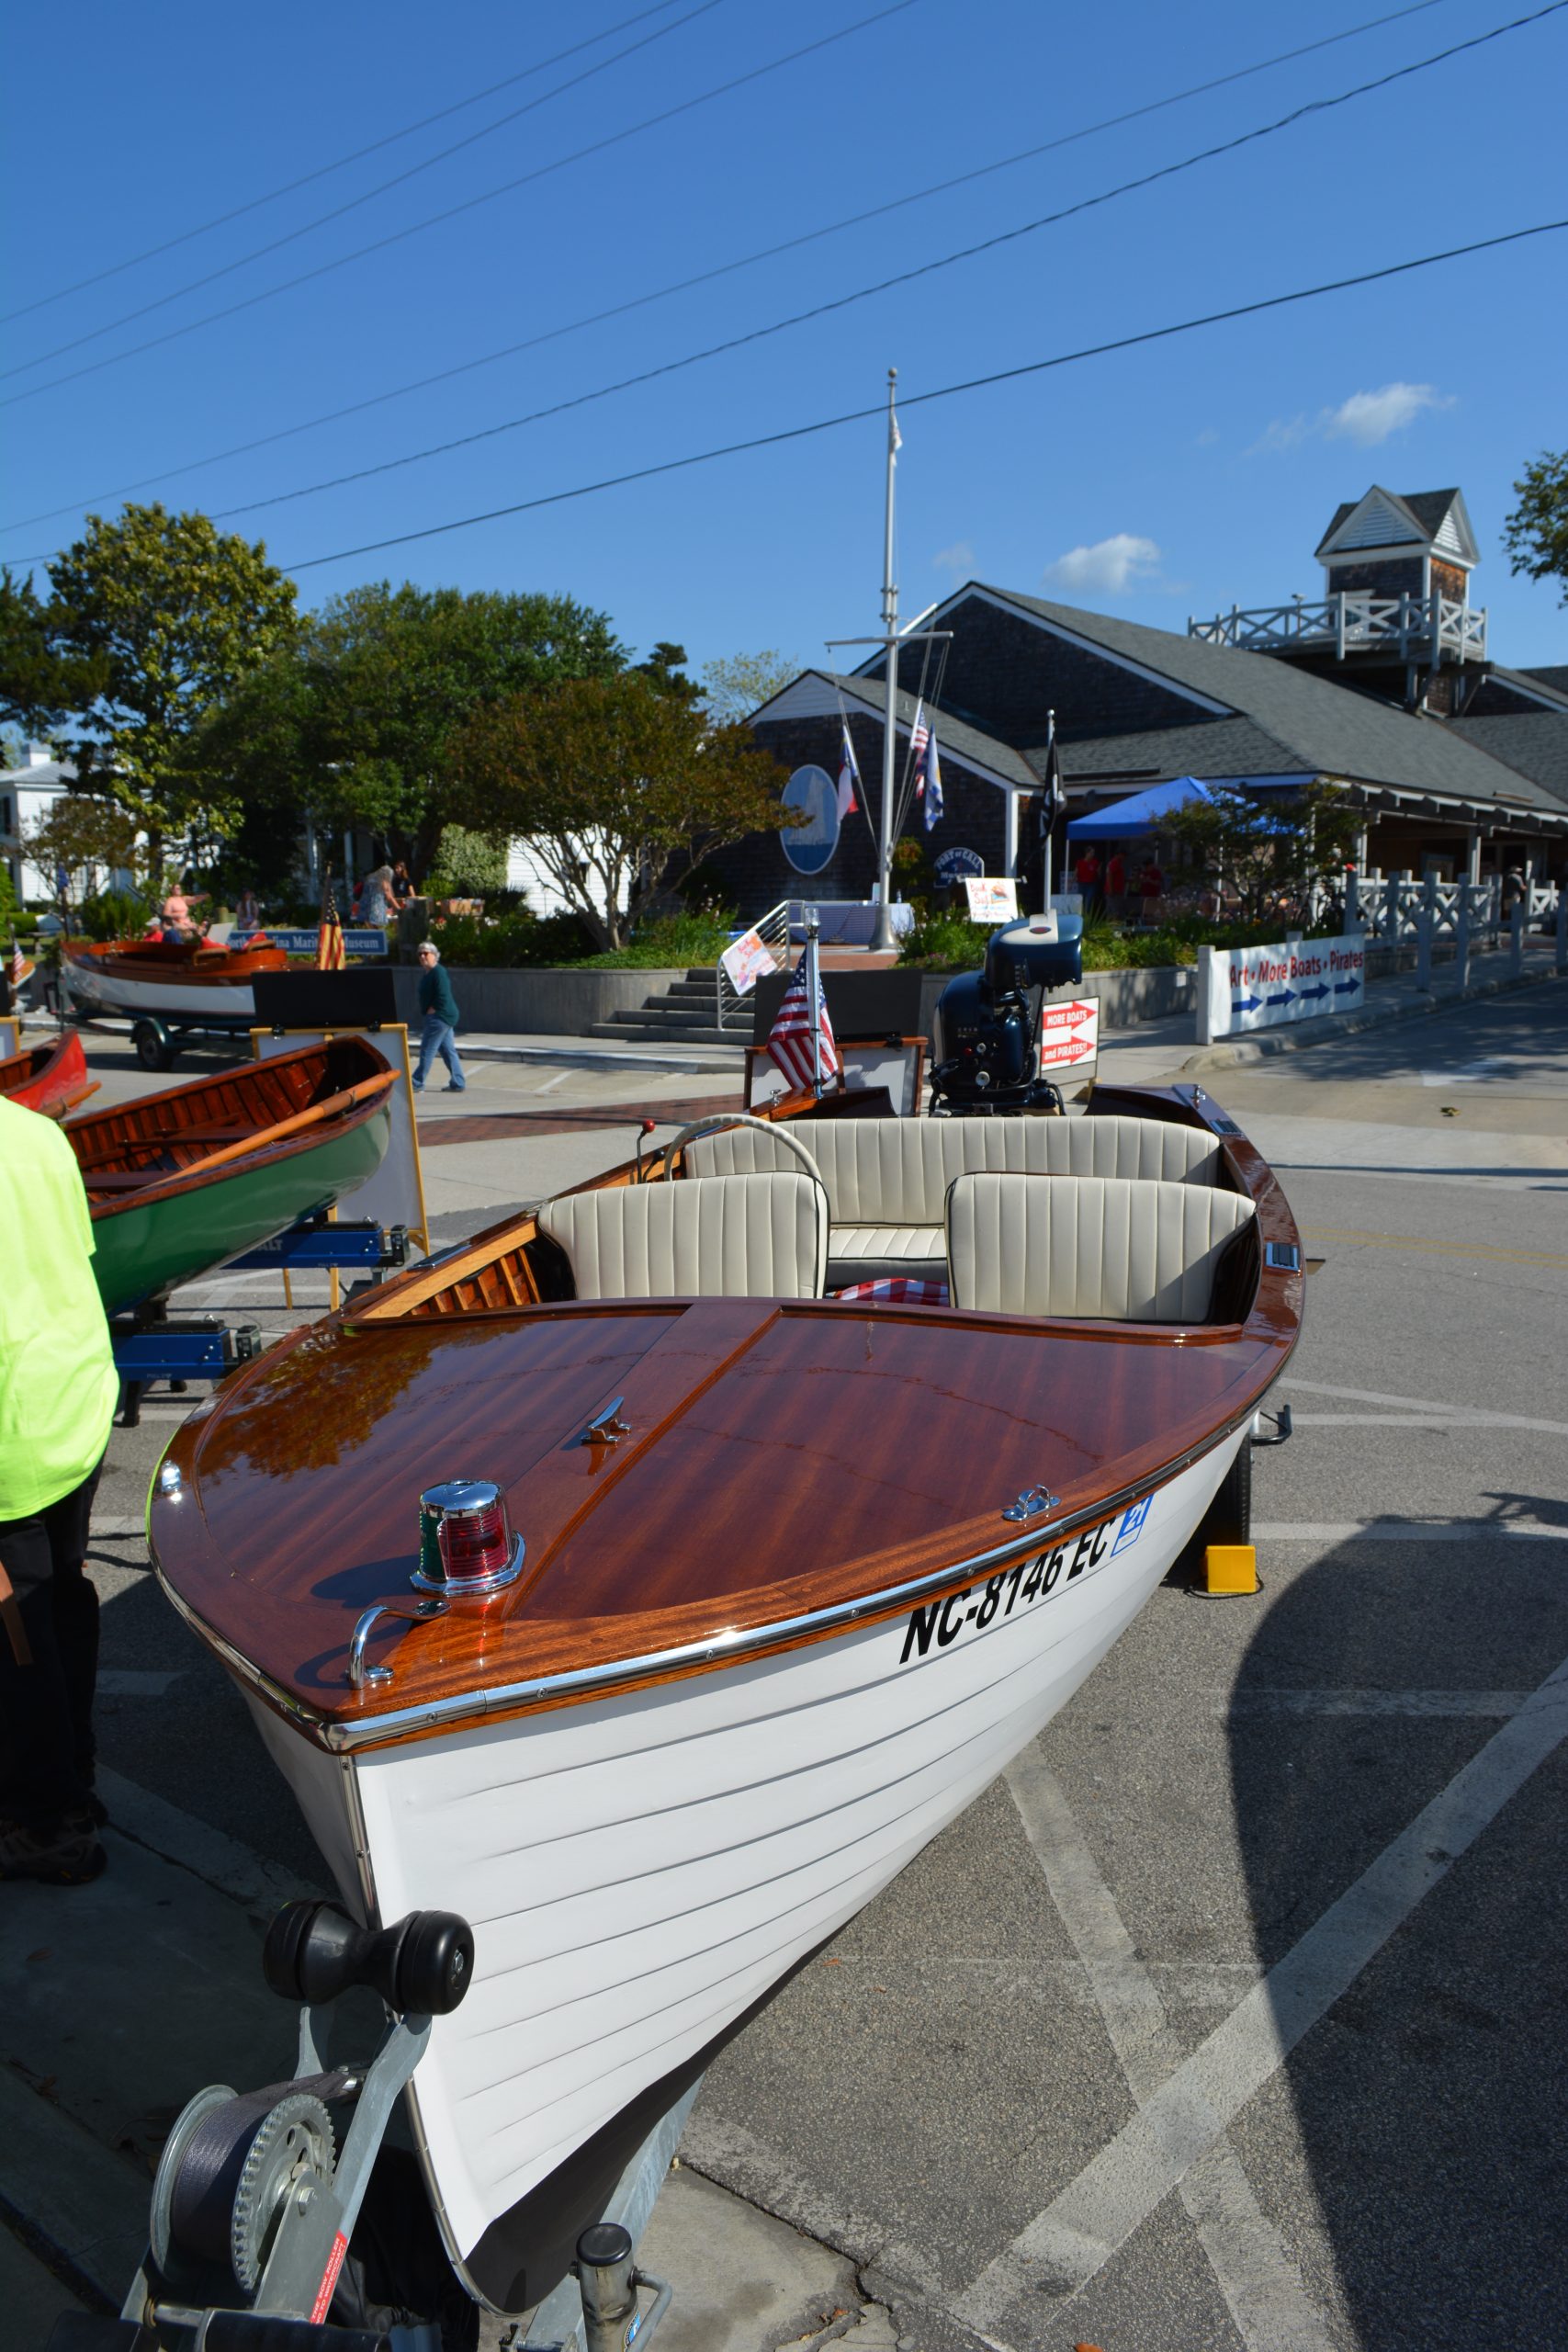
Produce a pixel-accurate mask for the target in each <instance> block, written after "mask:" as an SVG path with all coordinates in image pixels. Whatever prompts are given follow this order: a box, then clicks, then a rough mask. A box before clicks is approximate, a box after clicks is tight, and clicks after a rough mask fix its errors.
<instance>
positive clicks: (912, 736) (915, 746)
mask: <svg viewBox="0 0 1568 2352" xmlns="http://www.w3.org/2000/svg"><path fill="white" fill-rule="evenodd" d="M929 741H931V729H930V728H929V727H928V726H927V725H926V707H925V704H924V703H923V702H918V703H917V704H916V705H915V723H914V725H913V727H911V728H910V729H909V754H910V757H911V758H912V759H913V761H914V763H915V766H916V768H917V769H918V768H919V764H920V759H921V756H922V754H923V752H924V751H925V748H926V745H927V743H928V742H929Z"/></svg>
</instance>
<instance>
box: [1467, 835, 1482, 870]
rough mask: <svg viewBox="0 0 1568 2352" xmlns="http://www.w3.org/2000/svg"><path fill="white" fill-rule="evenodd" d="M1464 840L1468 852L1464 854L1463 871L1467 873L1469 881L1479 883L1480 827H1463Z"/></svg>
mask: <svg viewBox="0 0 1568 2352" xmlns="http://www.w3.org/2000/svg"><path fill="white" fill-rule="evenodd" d="M1465 839H1466V842H1468V844H1469V847H1468V850H1467V853H1466V867H1465V871H1466V873H1467V875H1468V876H1469V879H1470V880H1471V881H1472V882H1479V881H1480V879H1481V828H1480V826H1479V825H1467V826H1466V827H1465Z"/></svg>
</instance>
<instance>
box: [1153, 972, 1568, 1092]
mask: <svg viewBox="0 0 1568 2352" xmlns="http://www.w3.org/2000/svg"><path fill="white" fill-rule="evenodd" d="M1560 977H1561V975H1560V974H1558V973H1557V972H1555V971H1548V972H1521V973H1520V974H1519V975H1518V976H1517V978H1516V977H1515V976H1514V975H1513V974H1512V973H1511V972H1510V973H1507V974H1506V975H1504V976H1503V977H1501V978H1497V979H1495V980H1477V981H1475V982H1474V983H1473V985H1472V987H1470V988H1468V989H1444V990H1443V991H1442V993H1441V994H1438V991H1437V990H1435V989H1431V990H1426V989H1424V990H1423V991H1422V992H1421V993H1420V994H1419V995H1416V996H1410V997H1406V998H1404V1000H1403V1001H1401V1002H1400V1003H1398V1004H1388V1005H1379V1006H1373V1005H1369V1006H1368V1008H1367V1010H1366V1012H1341V1013H1329V1014H1327V1015H1325V1017H1324V1018H1322V1019H1321V1020H1318V1021H1303V1022H1302V1023H1300V1024H1299V1025H1298V1026H1297V1027H1296V1028H1294V1029H1280V1030H1278V1031H1275V1032H1273V1033H1271V1034H1269V1035H1265V1036H1261V1037H1243V1038H1238V1039H1237V1040H1236V1042H1235V1044H1234V1045H1224V1046H1203V1047H1202V1048H1201V1050H1200V1051H1199V1052H1198V1053H1195V1054H1193V1055H1191V1056H1190V1057H1189V1058H1188V1059H1187V1060H1186V1061H1184V1062H1183V1063H1182V1065H1181V1074H1182V1076H1183V1077H1184V1078H1186V1077H1196V1076H1198V1075H1199V1074H1200V1073H1201V1071H1203V1070H1206V1069H1246V1068H1247V1065H1248V1064H1249V1063H1251V1062H1261V1061H1271V1060H1272V1059H1273V1058H1274V1057H1275V1056H1276V1055H1278V1054H1301V1053H1305V1052H1306V1050H1307V1048H1308V1047H1309V1046H1328V1045H1332V1044H1333V1043H1334V1041H1335V1039H1336V1038H1338V1037H1354V1036H1356V1035H1359V1032H1360V1031H1361V1030H1363V1029H1382V1028H1385V1027H1386V1026H1387V1025H1388V1024H1389V1023H1391V1022H1393V1021H1414V1020H1416V1019H1419V1018H1420V1017H1421V1016H1423V1015H1425V1014H1427V1013H1432V1012H1447V1011H1448V1010H1449V1008H1450V1006H1452V1005H1456V1004H1470V1003H1472V1002H1473V1001H1475V999H1476V998H1477V997H1483V996H1501V995H1502V994H1503V992H1504V991H1505V989H1533V988H1540V987H1542V986H1544V985H1545V984H1546V983H1547V982H1549V981H1552V980H1556V979H1558V978H1560Z"/></svg>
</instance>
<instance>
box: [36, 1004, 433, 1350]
mask: <svg viewBox="0 0 1568 2352" xmlns="http://www.w3.org/2000/svg"><path fill="white" fill-rule="evenodd" d="M392 1085H393V1073H392V1071H391V1070H390V1069H389V1068H388V1066H387V1063H386V1062H385V1060H384V1059H383V1058H382V1057H381V1055H380V1054H378V1052H377V1050H376V1048H375V1046H373V1045H371V1044H370V1042H369V1040H368V1039H367V1038H365V1037H361V1036H349V1037H336V1038H333V1039H331V1040H330V1041H329V1042H328V1043H327V1044H326V1045H324V1046H299V1047H298V1048H297V1049H296V1050H295V1051H293V1052H291V1053H287V1054H279V1055H278V1056H277V1057H276V1060H272V1061H263V1062H255V1063H254V1064H252V1065H250V1066H249V1067H246V1068H243V1069H231V1070H223V1071H220V1072H219V1073H217V1074H216V1075H215V1076H213V1077H210V1078H198V1079H193V1080H191V1082H190V1083H189V1085H186V1086H172V1087H170V1088H168V1089H167V1091H165V1092H164V1093H162V1094H148V1095H143V1096H142V1097H141V1099H140V1100H139V1101H137V1102H135V1103H122V1104H121V1105H120V1107H119V1108H118V1110H116V1111H98V1112H94V1113H90V1114H88V1115H87V1117H85V1118H82V1119H73V1120H71V1121H70V1122H69V1123H68V1124H67V1125H66V1128H65V1134H66V1136H68V1138H69V1139H70V1143H71V1147H72V1148H73V1151H74V1152H75V1154H76V1161H77V1165H78V1166H79V1167H80V1169H81V1170H82V1177H83V1182H85V1185H86V1188H87V1198H88V1201H89V1203H90V1204H91V1207H92V1216H93V1238H94V1241H95V1243H96V1254H95V1257H94V1261H93V1264H94V1269H95V1271H96V1274H97V1278H98V1289H99V1292H100V1294H101V1295H102V1297H103V1302H104V1306H105V1307H106V1309H107V1312H108V1313H109V1314H111V1315H114V1314H118V1313H122V1312H124V1311H125V1310H126V1309H128V1308H130V1307H133V1306H141V1305H143V1304H144V1303H145V1302H147V1301H148V1300H150V1299H154V1298H157V1297H159V1296H161V1295H162V1294H163V1293H164V1292H165V1291H168V1290H172V1289H173V1288H174V1287H175V1285H176V1284H177V1283H184V1282H189V1281H190V1280H191V1278H192V1276H193V1275H196V1274H199V1273H201V1272H204V1271H205V1270H206V1269H207V1268H208V1267H209V1266H218V1265H221V1264H222V1263H223V1261H224V1260H225V1259H227V1258H232V1257H234V1256H236V1255H237V1254H238V1253H239V1251H241V1250H247V1249H250V1248H252V1247H253V1246H254V1244H255V1243H256V1242H258V1241H265V1240H266V1239H267V1238H269V1236H271V1235H272V1234H275V1233H280V1232H282V1230H283V1229H284V1227H286V1226H289V1225H292V1224H293V1223H294V1222H295V1220H296V1218H298V1217H302V1216H313V1215H315V1213H316V1212H317V1211H318V1210H321V1209H324V1208H327V1207H330V1205H331V1204H332V1203H333V1201H335V1200H336V1199H337V1197H338V1195H339V1194H340V1193H345V1192H349V1191H351V1190H352V1189H353V1188H354V1187H355V1185H357V1184H362V1183H363V1182H365V1180H366V1178H367V1177H368V1176H371V1175H373V1174H374V1173H375V1171H376V1170H377V1169H378V1167H379V1166H380V1164H381V1161H382V1159H384V1158H385V1156H386V1150H387V1144H388V1139H389V1135H390V1132H391V1119H390V1113H389V1107H388V1099H387V1098H388V1096H389V1094H390V1092H391V1089H392Z"/></svg>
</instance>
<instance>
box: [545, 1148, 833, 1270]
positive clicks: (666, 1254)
mask: <svg viewBox="0 0 1568 2352" xmlns="http://www.w3.org/2000/svg"><path fill="white" fill-rule="evenodd" d="M539 1230H540V1232H541V1233H545V1234H547V1235H548V1236H549V1238H550V1239H551V1240H552V1241H555V1242H558V1244H559V1245H560V1247H561V1249H562V1250H565V1252H566V1255H567V1258H568V1260H569V1261H570V1266H571V1273H572V1281H573V1283H574V1284H575V1286H576V1290H577V1295H578V1297H579V1298H820V1297H821V1295H822V1286H823V1280H824V1277H825V1274H826V1272H827V1264H828V1201H827V1196H826V1194H825V1193H824V1192H823V1190H822V1187H821V1185H820V1184H818V1183H814V1182H812V1180H811V1178H810V1177H809V1176H807V1174H806V1173H805V1172H804V1170H801V1169H800V1168H798V1167H795V1168H792V1169H788V1170H780V1171H779V1172H778V1173H776V1174H773V1175H757V1176H710V1177H704V1178H703V1179H702V1180H701V1181H700V1182H694V1183H682V1184H664V1183H655V1184H626V1185H621V1186H617V1187H616V1188H615V1190H613V1191H605V1192H594V1193H562V1194H561V1196H560V1197H559V1199H558V1200H553V1201H547V1202H546V1203H545V1205H544V1207H543V1208H542V1209H541V1210H540V1211H539Z"/></svg>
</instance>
